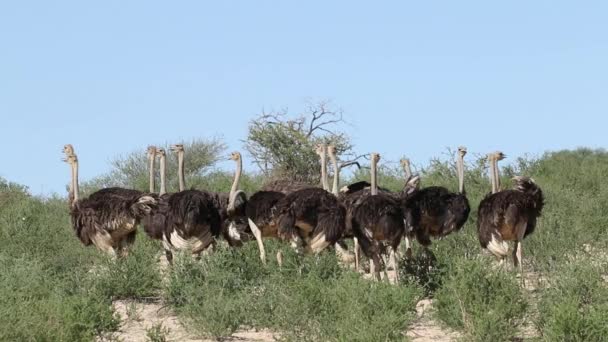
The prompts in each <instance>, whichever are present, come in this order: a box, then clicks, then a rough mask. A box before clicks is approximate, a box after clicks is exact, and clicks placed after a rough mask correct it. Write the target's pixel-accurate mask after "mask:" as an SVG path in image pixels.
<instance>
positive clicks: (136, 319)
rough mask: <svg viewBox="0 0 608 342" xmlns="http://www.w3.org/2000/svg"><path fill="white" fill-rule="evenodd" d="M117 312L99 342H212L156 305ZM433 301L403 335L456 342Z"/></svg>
mask: <svg viewBox="0 0 608 342" xmlns="http://www.w3.org/2000/svg"><path fill="white" fill-rule="evenodd" d="M113 305H114V308H115V310H116V312H117V313H118V314H119V315H120V317H121V320H122V323H121V325H120V328H119V330H118V331H117V332H114V333H112V334H111V335H108V336H104V337H100V338H98V339H97V340H98V341H100V342H101V341H125V342H144V341H149V338H148V336H147V334H148V331H149V330H150V329H151V328H153V327H155V326H162V328H163V329H167V330H166V334H165V336H166V338H167V341H185V342H194V341H204V342H208V341H214V340H211V339H206V338H202V337H199V336H196V335H195V334H192V333H191V332H189V331H187V330H186V328H185V327H184V326H183V325H182V324H181V323H180V322H179V320H178V318H177V317H176V316H175V315H174V314H173V313H172V312H171V310H170V309H169V308H168V307H164V306H162V305H161V304H159V303H154V302H152V303H142V302H134V301H127V300H118V301H115V302H114V303H113ZM431 307H432V301H431V300H429V299H424V300H421V301H420V302H419V303H418V305H417V306H416V311H417V314H418V319H417V320H416V322H415V323H414V324H413V325H412V326H411V327H410V329H409V330H408V331H407V332H406V335H407V336H408V337H409V338H410V339H412V340H413V341H417V342H427V341H440V342H441V341H443V342H447V341H456V340H457V339H458V338H460V337H461V335H460V334H459V333H457V332H454V331H450V330H447V329H445V328H443V327H441V326H440V325H439V324H438V323H437V322H435V321H433V320H432V319H431V318H430V309H431ZM276 335H277V334H276V333H273V332H271V331H268V330H261V331H255V330H243V331H237V332H236V333H234V334H233V335H232V336H230V337H229V338H225V339H223V340H222V341H242V342H271V341H276V339H275V336H276Z"/></svg>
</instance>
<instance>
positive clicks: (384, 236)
mask: <svg viewBox="0 0 608 342" xmlns="http://www.w3.org/2000/svg"><path fill="white" fill-rule="evenodd" d="M378 160H380V155H379V154H377V153H372V155H371V163H372V165H371V189H370V193H369V194H361V195H360V196H361V197H360V198H359V199H358V200H356V201H355V203H354V204H353V205H352V207H351V209H350V210H349V219H350V222H351V227H352V231H353V234H354V235H355V237H356V238H357V239H358V241H359V244H360V245H361V248H362V250H363V253H365V255H366V256H367V257H369V258H370V259H371V266H372V267H370V268H371V270H370V271H371V272H372V273H374V275H375V276H376V279H377V280H380V252H381V244H382V243H385V242H387V243H388V244H389V245H390V247H391V249H392V252H393V253H391V262H392V263H393V265H397V261H396V259H395V254H394V252H395V251H396V250H397V247H398V246H399V243H400V242H401V238H402V236H403V234H404V233H405V224H404V219H403V218H404V215H403V208H402V206H401V203H400V201H399V200H398V199H397V198H396V197H395V196H391V195H389V194H385V193H378V188H377V179H376V173H377V163H378ZM396 273H397V272H396ZM397 277H398V275H397Z"/></svg>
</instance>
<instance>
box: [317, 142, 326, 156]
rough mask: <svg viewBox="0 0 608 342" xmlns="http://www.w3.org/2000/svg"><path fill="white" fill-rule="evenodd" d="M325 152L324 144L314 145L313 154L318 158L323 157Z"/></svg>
mask: <svg viewBox="0 0 608 342" xmlns="http://www.w3.org/2000/svg"><path fill="white" fill-rule="evenodd" d="M326 151H327V145H325V144H316V145H315V153H316V154H317V155H319V156H320V157H324V156H325V152H326Z"/></svg>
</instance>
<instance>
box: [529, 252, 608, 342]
mask: <svg viewBox="0 0 608 342" xmlns="http://www.w3.org/2000/svg"><path fill="white" fill-rule="evenodd" d="M606 271H607V270H606V269H603V270H602V269H601V268H600V267H599V266H595V265H594V264H593V262H592V261H591V260H579V261H577V262H574V263H572V264H569V265H565V266H562V267H561V268H560V270H559V271H558V272H557V273H556V274H555V276H554V277H553V278H552V280H551V281H550V286H549V287H548V288H547V289H546V290H545V291H544V292H543V293H542V296H541V299H540V303H539V305H538V309H539V315H538V320H537V322H536V323H537V326H538V328H539V330H540V331H541V333H542V337H543V339H544V340H546V341H601V340H603V339H605V338H606V336H608V324H606V322H608V286H607V284H606V281H605V280H604V279H603V278H602V274H604V276H606V274H608V273H607V272H606Z"/></svg>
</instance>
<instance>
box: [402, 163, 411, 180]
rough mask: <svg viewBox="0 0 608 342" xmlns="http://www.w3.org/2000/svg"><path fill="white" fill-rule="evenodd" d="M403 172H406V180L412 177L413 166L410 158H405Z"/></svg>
mask: <svg viewBox="0 0 608 342" xmlns="http://www.w3.org/2000/svg"><path fill="white" fill-rule="evenodd" d="M403 173H404V174H405V179H406V180H409V179H410V177H412V168H411V166H410V161H409V160H408V159H404V160H403Z"/></svg>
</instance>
